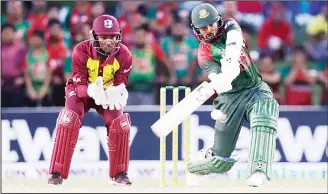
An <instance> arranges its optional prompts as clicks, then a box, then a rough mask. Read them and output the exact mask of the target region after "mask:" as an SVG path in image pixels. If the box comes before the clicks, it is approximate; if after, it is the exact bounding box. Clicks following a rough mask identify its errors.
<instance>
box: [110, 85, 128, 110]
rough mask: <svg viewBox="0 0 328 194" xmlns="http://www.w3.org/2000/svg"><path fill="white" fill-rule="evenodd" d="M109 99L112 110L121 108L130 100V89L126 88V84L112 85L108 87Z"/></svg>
mask: <svg viewBox="0 0 328 194" xmlns="http://www.w3.org/2000/svg"><path fill="white" fill-rule="evenodd" d="M106 95H107V100H106V104H107V105H108V106H109V109H110V110H114V109H116V110H120V109H122V108H123V107H125V106H126V104H127V100H128V96H129V95H128V91H127V90H126V88H125V84H123V83H122V84H120V85H118V86H110V87H108V88H107V89H106Z"/></svg>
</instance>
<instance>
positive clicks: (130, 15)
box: [118, 1, 144, 48]
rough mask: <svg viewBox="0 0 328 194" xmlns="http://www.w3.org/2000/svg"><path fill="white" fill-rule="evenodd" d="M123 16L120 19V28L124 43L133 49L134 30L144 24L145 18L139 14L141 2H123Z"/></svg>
mask: <svg viewBox="0 0 328 194" xmlns="http://www.w3.org/2000/svg"><path fill="white" fill-rule="evenodd" d="M120 3H121V5H122V9H123V14H122V15H121V16H119V17H118V22H119V24H120V28H121V29H122V43H123V44H125V45H126V46H127V47H129V48H130V47H131V46H132V45H131V43H132V41H133V40H132V36H133V34H134V32H133V29H134V28H136V27H137V26H139V25H141V24H142V23H143V22H144V18H143V17H142V15H141V14H140V13H139V12H138V6H139V5H140V2H139V1H122V2H120Z"/></svg>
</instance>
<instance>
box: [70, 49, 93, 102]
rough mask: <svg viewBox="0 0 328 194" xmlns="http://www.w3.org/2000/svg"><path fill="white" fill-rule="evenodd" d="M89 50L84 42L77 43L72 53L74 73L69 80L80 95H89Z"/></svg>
mask: <svg viewBox="0 0 328 194" xmlns="http://www.w3.org/2000/svg"><path fill="white" fill-rule="evenodd" d="M87 61H88V57H87V51H86V49H84V44H83V43H80V44H79V45H77V46H76V47H75V48H74V50H73V53H72V75H71V78H70V79H69V82H70V83H71V84H73V85H74V87H75V92H76V94H77V96H78V97H80V98H85V97H88V94H87V89H88V68H87V65H86V64H87Z"/></svg>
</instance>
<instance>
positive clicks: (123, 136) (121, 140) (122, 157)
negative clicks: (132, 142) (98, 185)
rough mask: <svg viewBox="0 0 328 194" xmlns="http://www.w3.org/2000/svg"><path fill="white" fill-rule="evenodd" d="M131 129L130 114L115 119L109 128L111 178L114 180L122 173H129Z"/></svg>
mask: <svg viewBox="0 0 328 194" xmlns="http://www.w3.org/2000/svg"><path fill="white" fill-rule="evenodd" d="M130 128H131V120H130V115H129V114H128V113H124V114H123V115H121V116H120V117H118V118H116V119H114V120H113V121H112V124H111V125H110V128H109V133H108V134H109V136H108V151H109V177H110V178H114V177H115V176H116V175H117V174H118V173H120V172H127V171H128V167H129V161H130V147H129V139H130Z"/></svg>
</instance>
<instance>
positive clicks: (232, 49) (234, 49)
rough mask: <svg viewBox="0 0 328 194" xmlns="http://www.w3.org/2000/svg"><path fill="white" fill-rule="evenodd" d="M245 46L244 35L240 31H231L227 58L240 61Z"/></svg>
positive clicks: (227, 45)
mask: <svg viewBox="0 0 328 194" xmlns="http://www.w3.org/2000/svg"><path fill="white" fill-rule="evenodd" d="M242 45H243V35H242V33H241V31H239V30H231V31H229V32H228V33H227V40H226V51H225V57H226V58H231V59H233V60H238V59H239V57H240V52H241V48H242Z"/></svg>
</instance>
